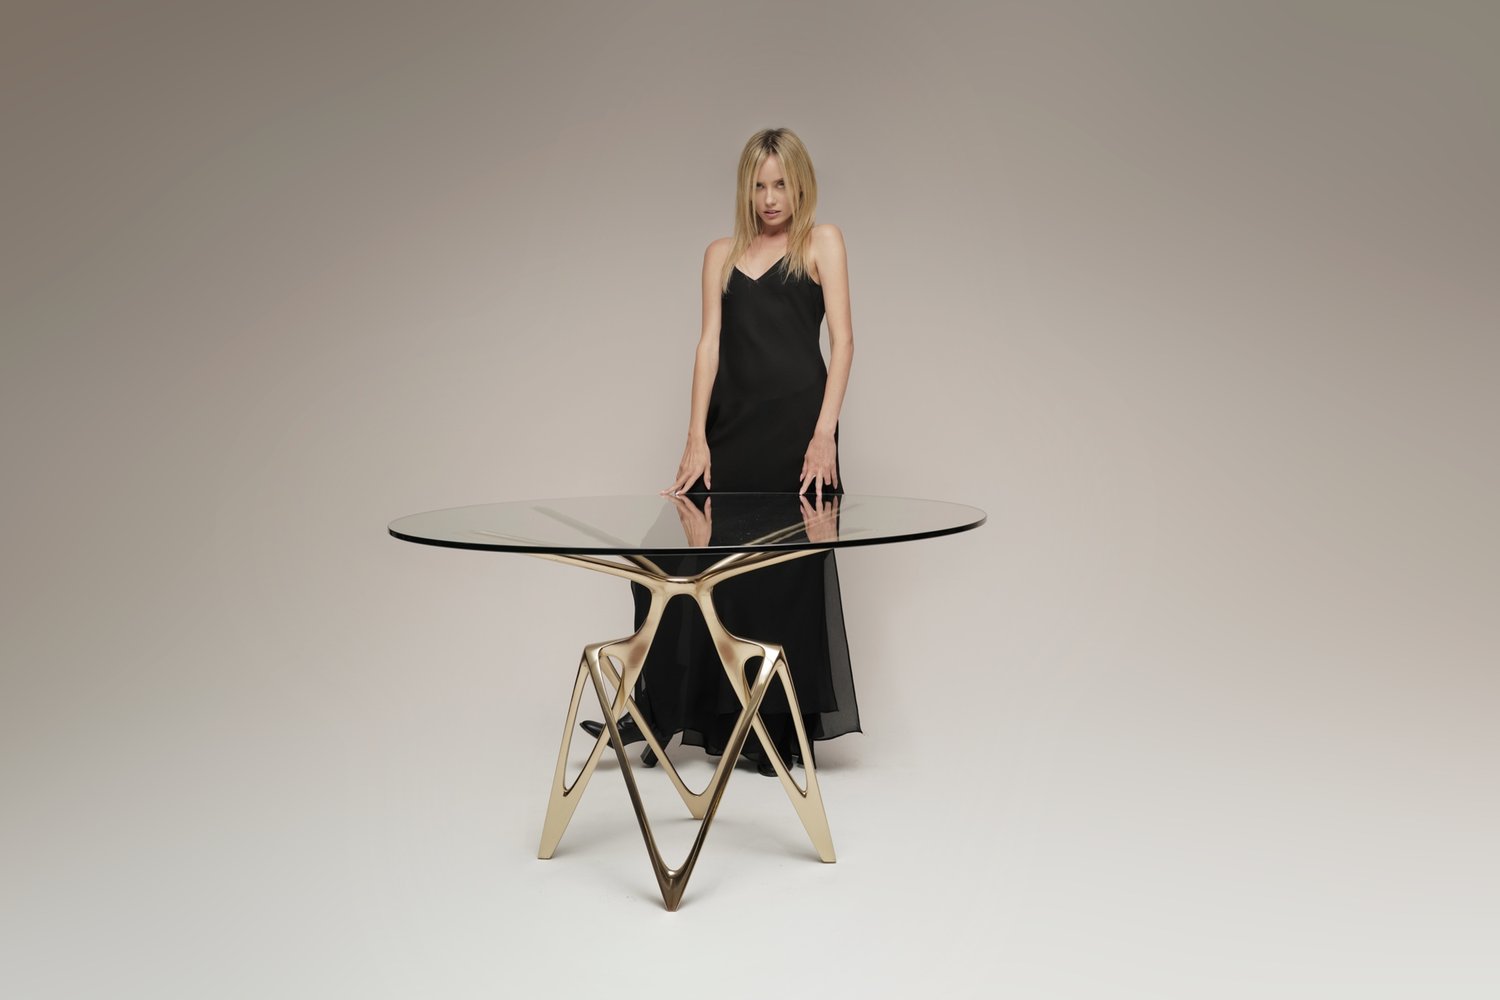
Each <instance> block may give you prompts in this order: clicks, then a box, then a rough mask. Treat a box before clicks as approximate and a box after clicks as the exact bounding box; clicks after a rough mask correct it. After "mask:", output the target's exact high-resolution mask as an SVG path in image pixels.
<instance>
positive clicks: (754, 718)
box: [528, 548, 834, 910]
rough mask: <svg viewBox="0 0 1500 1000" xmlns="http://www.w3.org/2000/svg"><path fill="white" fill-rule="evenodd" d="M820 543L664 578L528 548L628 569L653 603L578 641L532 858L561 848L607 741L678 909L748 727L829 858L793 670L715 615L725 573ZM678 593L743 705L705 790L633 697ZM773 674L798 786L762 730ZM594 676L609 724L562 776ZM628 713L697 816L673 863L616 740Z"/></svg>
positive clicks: (633, 559)
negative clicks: (604, 634) (689, 840)
mask: <svg viewBox="0 0 1500 1000" xmlns="http://www.w3.org/2000/svg"><path fill="white" fill-rule="evenodd" d="M823 551H826V550H825V549H817V548H811V549H798V550H784V551H764V550H762V551H759V552H739V553H735V554H733V555H729V556H726V557H725V558H723V559H721V560H719V561H718V562H716V563H714V564H713V565H712V566H710V567H709V568H708V569H706V570H704V571H703V572H701V573H697V574H694V575H692V576H668V575H667V574H666V573H664V572H662V570H661V568H660V567H658V566H657V565H656V564H655V563H653V562H652V561H651V560H650V559H647V558H645V557H643V556H626V557H624V558H625V559H626V560H627V563H628V564H627V563H618V562H613V561H611V560H608V559H602V558H599V557H597V556H587V555H559V554H554V553H528V554H533V555H536V556H537V557H538V558H542V559H550V560H552V561H554V562H561V563H567V564H569V565H572V566H581V567H583V568H585V569H591V570H594V571H596V572H600V573H608V574H610V575H611V576H619V577H624V578H625V579H627V580H631V581H633V582H635V583H639V584H640V585H641V586H643V587H645V588H646V589H647V590H648V591H650V592H651V606H650V608H649V609H648V610H647V612H646V619H645V621H644V622H642V623H641V627H640V628H639V629H637V630H636V632H635V633H634V634H633V635H630V636H627V637H625V638H623V639H613V640H610V641H608V642H596V643H590V644H589V645H587V646H585V647H584V648H583V656H582V658H581V659H580V661H579V664H578V676H577V678H576V680H575V681H574V683H573V697H572V699H571V701H570V702H569V704H568V715H567V718H566V719H565V720H564V722H563V739H562V746H561V747H560V748H559V750H558V754H557V771H556V773H555V774H554V776H553V779H552V793H551V796H550V797H549V799H548V801H547V818H546V821H545V822H544V823H543V825H542V841H541V846H540V847H539V848H538V850H537V856H538V857H540V858H550V857H552V854H553V852H554V851H556V850H557V845H558V843H559V842H560V841H561V840H562V836H563V833H564V831H566V830H567V828H568V821H569V820H570V819H572V817H573V811H574V810H575V809H576V808H577V807H578V801H579V799H580V798H581V797H582V796H583V791H584V789H585V788H587V787H588V782H589V778H590V777H591V776H592V775H593V773H594V768H595V767H596V766H597V765H598V763H599V759H600V757H601V756H602V755H603V753H604V749H605V747H606V746H610V745H613V746H614V748H615V756H616V757H617V758H618V759H619V761H620V774H621V775H622V776H623V777H624V779H625V787H626V789H627V790H628V791H629V792H630V802H631V805H632V806H633V807H634V808H635V816H636V820H637V822H638V823H639V824H640V828H641V835H642V837H643V838H644V839H645V841H646V853H647V854H648V855H649V856H650V858H651V868H652V870H653V871H654V872H655V874H656V883H657V885H658V886H659V887H660V889H661V897H662V901H663V902H664V903H666V907H667V909H668V910H676V909H677V907H678V905H679V904H680V903H681V902H682V893H683V890H684V889H686V888H687V882H688V878H689V877H690V876H691V875H692V873H693V868H694V866H695V865H696V864H697V863H698V853H699V851H701V850H702V848H703V840H704V838H705V837H706V836H707V835H708V828H709V826H710V825H711V824H712V823H713V818H714V813H716V812H717V811H718V808H719V800H720V799H722V798H723V797H724V789H725V786H726V785H727V784H728V782H729V776H730V774H732V773H733V771H734V766H735V763H736V762H737V761H738V760H739V756H740V751H741V750H742V749H743V748H744V745H745V740H746V738H747V737H748V736H749V734H750V732H751V731H752V730H753V731H754V732H755V734H756V736H757V737H758V738H759V739H760V745H761V749H762V750H764V751H765V753H766V755H767V758H768V759H769V760H770V762H771V765H772V767H774V768H775V770H776V776H777V777H778V778H779V779H780V780H781V785H782V787H783V788H784V789H785V790H786V793H787V797H788V798H790V799H791V802H792V807H793V808H794V809H796V811H797V816H798V818H799V819H801V820H802V826H803V828H804V829H805V830H806V831H807V835H808V837H809V838H810V839H811V840H812V844H813V847H814V849H816V850H817V852H818V857H819V858H821V859H822V860H823V861H825V862H832V861H833V860H834V854H833V837H832V835H831V834H830V833H829V831H828V817H827V814H826V813H825V812H824V811H823V796H822V793H821V792H820V791H819V789H818V774H817V769H816V768H815V767H814V766H813V755H812V746H811V744H810V743H809V741H808V738H807V731H806V728H805V727H804V726H803V724H802V713H801V711H800V709H799V707H798V704H797V692H796V691H795V690H794V689H793V687H792V676H791V673H790V672H789V671H788V670H787V664H786V654H785V652H784V651H783V650H782V648H781V647H780V646H778V645H775V644H774V643H765V642H757V641H755V640H753V639H745V638H741V637H740V636H736V635H733V634H732V633H730V631H729V630H728V629H726V628H725V627H724V624H723V622H721V621H719V616H718V613H717V612H716V611H715V610H714V603H713V591H714V587H715V586H717V585H718V584H719V583H722V582H723V581H724V580H727V579H730V578H731V577H736V576H739V575H741V574H743V573H750V572H753V571H755V570H758V569H763V568H765V567H767V566H771V565H774V564H776V563H782V562H788V561H790V560H792V559H800V558H802V557H804V556H811V555H816V554H818V553H819V552H823ZM678 595H686V596H688V597H691V598H692V599H693V600H694V601H696V602H697V604H698V608H699V609H700V610H701V611H702V612H703V621H704V622H705V623H706V624H707V625H708V634H709V635H710V636H712V637H713V641H714V647H715V648H716V649H717V651H718V654H719V660H720V662H721V663H722V664H723V667H724V672H725V674H726V676H727V677H728V678H729V684H730V687H732V688H733V689H734V693H735V697H736V698H738V699H739V702H740V706H741V708H740V714H739V717H738V719H737V720H736V722H735V725H734V729H733V730H732V731H731V733H730V736H729V743H728V745H727V746H725V747H724V753H723V755H722V756H720V758H719V763H718V766H717V767H716V768H715V769H714V775H713V778H712V779H710V781H709V783H708V785H707V786H705V787H704V789H703V791H701V792H694V791H692V790H691V789H689V788H688V787H687V785H686V784H685V783H684V782H683V780H682V776H681V775H680V774H678V772H677V768H675V767H674V766H673V765H672V762H671V760H670V759H669V758H668V757H667V754H666V752H665V750H664V749H663V748H662V746H661V744H660V743H658V742H657V739H656V734H655V733H653V732H652V731H651V727H650V726H648V725H647V724H646V723H645V721H644V720H643V719H642V718H641V714H640V710H639V708H637V706H636V704H635V700H634V699H633V698H632V697H631V692H632V691H633V690H634V689H635V682H636V679H637V678H638V677H640V673H641V669H642V668H643V667H644V666H645V663H646V652H647V650H649V649H650V648H651V641H652V639H653V638H655V636H656V629H657V626H658V625H659V624H660V623H661V617H662V612H663V611H664V610H665V609H666V606H667V602H668V601H670V600H671V599H672V598H673V597H676V596H678ZM757 656H758V657H760V658H761V664H760V670H759V671H758V672H757V673H756V676H755V679H754V681H753V682H752V683H750V684H749V685H747V684H746V683H745V667H746V664H748V663H749V662H750V660H751V659H753V658H754V657H757ZM616 662H618V663H619V664H620V667H619V669H618V670H617V669H616V667H615V663H616ZM606 679H607V681H608V683H607V684H606ZM773 681H780V682H781V686H782V689H783V690H784V691H785V692H786V699H787V706H788V708H789V710H790V712H791V718H792V723H793V725H794V727H795V728H796V732H797V744H798V746H799V747H800V749H801V754H802V760H803V763H804V764H805V765H806V770H805V774H806V778H805V781H804V783H803V784H801V785H799V784H797V782H796V779H794V778H793V777H792V774H791V769H790V767H789V766H788V765H787V763H786V761H784V760H782V759H781V754H780V753H779V752H778V751H777V749H776V746H775V744H774V743H773V742H772V741H771V738H770V736H769V735H768V734H767V732H766V728H765V723H764V722H763V721H762V720H761V717H760V705H761V701H762V700H763V699H764V698H765V695H766V692H767V691H768V690H769V689H770V686H771V683H772V682H773ZM590 683H591V684H592V686H593V688H594V694H595V696H596V697H597V698H598V700H599V708H600V709H601V710H602V711H603V713H604V725H605V731H604V732H602V733H600V734H599V736H598V738H597V739H596V740H595V741H594V747H593V750H592V751H591V752H590V753H589V756H588V760H587V761H585V762H584V765H583V769H582V770H581V771H579V773H578V777H577V778H575V779H574V780H573V783H572V784H568V783H567V767H568V750H569V748H570V747H571V746H572V742H573V734H574V733H575V732H576V731H577V730H576V725H577V721H578V706H579V703H580V702H581V701H582V698H583V692H584V687H585V685H587V684H590ZM609 688H613V690H614V694H613V697H611V695H610V693H609V690H608V689H609ZM626 717H632V718H634V719H635V721H636V726H637V728H638V729H639V730H640V732H641V733H642V734H643V735H644V736H645V738H646V742H647V744H648V745H649V746H650V747H651V750H652V752H653V753H655V754H656V756H657V758H658V760H659V761H660V764H661V767H662V768H663V770H664V771H665V773H666V775H667V777H668V778H669V779H670V780H671V782H672V784H673V786H674V787H676V789H677V794H678V795H679V796H680V797H681V798H682V801H683V804H684V805H685V806H687V809H688V812H689V813H690V814H691V815H692V816H693V817H694V818H696V819H698V820H700V821H701V822H700V824H699V827H698V834H697V837H696V838H695V839H694V841H693V846H692V849H691V850H689V851H688V856H687V860H685V861H684V862H683V863H682V865H681V866H680V867H678V868H671V867H669V866H668V865H667V864H666V862H664V861H663V860H662V856H661V852H660V851H659V850H658V849H657V846H656V838H655V837H654V836H653V835H652V833H651V822H650V820H649V819H648V818H647V816H646V810H645V807H644V805H643V804H642V802H641V795H640V791H639V790H638V789H637V788H636V783H635V770H634V769H633V768H632V767H631V764H630V760H629V757H628V756H627V754H626V753H625V744H624V743H623V742H622V741H621V739H620V730H619V724H620V723H621V722H622V721H623V720H624V719H625V718H626Z"/></svg>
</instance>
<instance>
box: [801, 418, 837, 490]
mask: <svg viewBox="0 0 1500 1000" xmlns="http://www.w3.org/2000/svg"><path fill="white" fill-rule="evenodd" d="M825 485H826V486H832V487H833V488H834V489H838V488H839V448H838V445H836V444H835V443H834V441H833V435H832V434H822V433H815V434H813V437H812V440H811V441H810V442H808V445H807V453H806V454H805V455H803V456H802V485H801V486H799V487H797V492H798V493H806V492H807V487H808V486H813V487H814V488H815V489H816V491H817V497H818V499H819V500H820V501H821V500H822V499H823V487H824V486H825Z"/></svg>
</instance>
